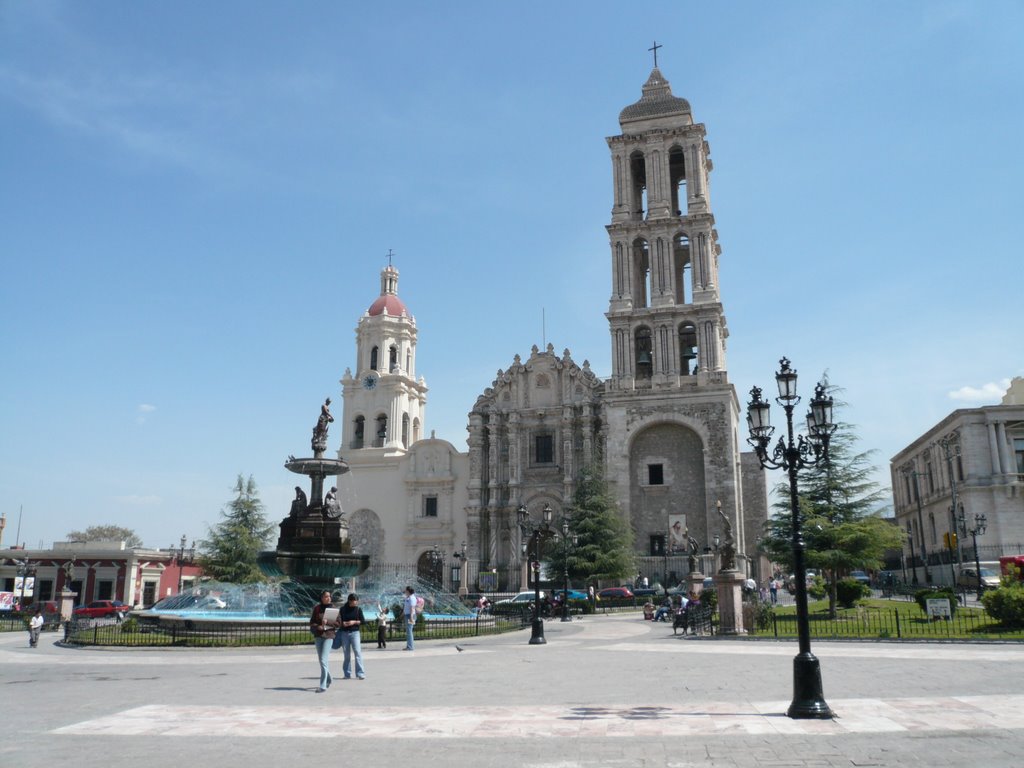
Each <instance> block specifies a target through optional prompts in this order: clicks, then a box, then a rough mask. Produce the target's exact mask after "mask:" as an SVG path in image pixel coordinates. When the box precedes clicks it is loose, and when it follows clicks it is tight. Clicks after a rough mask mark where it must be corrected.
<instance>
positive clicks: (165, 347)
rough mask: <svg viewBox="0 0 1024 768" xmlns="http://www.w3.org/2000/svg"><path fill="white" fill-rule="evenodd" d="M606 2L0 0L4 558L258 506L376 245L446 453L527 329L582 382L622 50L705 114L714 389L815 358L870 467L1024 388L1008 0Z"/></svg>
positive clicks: (146, 532) (1016, 127) (372, 263)
mask: <svg viewBox="0 0 1024 768" xmlns="http://www.w3.org/2000/svg"><path fill="white" fill-rule="evenodd" d="M635 8H637V6H636V5H635V4H628V3H621V2H586V3H583V2H578V3H559V4H554V3H539V2H525V3H503V4H497V3H469V2H450V3H444V4H433V3H430V4H428V3H413V2H392V3H388V4H355V3H348V4H346V3H335V2H324V3H314V2H306V3H295V4H291V3H289V4H270V3H254V2H218V3H212V4H211V3H199V2H179V3H159V2H146V1H142V2H133V3H120V4H115V3H75V2H45V1H39V2H32V3H19V2H8V1H6V0H3V1H0V125H3V140H2V141H0V211H2V226H0V266H2V273H0V274H2V279H0V365H2V370H3V374H4V375H3V384H2V392H3V397H2V399H0V434H2V435H3V437H2V440H0V511H2V512H4V513H5V514H6V516H7V521H8V527H7V530H6V532H5V535H4V543H5V544H10V543H13V542H14V540H15V538H14V534H15V528H16V525H17V519H18V516H19V509H21V508H23V510H24V511H23V519H22V523H21V537H20V539H21V541H23V542H26V543H27V544H28V545H29V546H30V547H31V546H37V545H38V544H39V543H40V542H42V543H44V544H49V543H50V542H52V541H54V540H61V539H62V538H63V536H64V534H65V533H66V532H67V531H69V530H71V529H74V528H82V527H86V526H88V525H94V524H106V523H114V524H119V525H124V526H127V527H131V528H134V529H135V530H136V531H137V532H138V533H139V534H140V535H141V536H142V538H143V539H144V540H145V542H146V543H147V544H149V545H151V546H167V545H169V544H170V543H172V542H176V541H177V540H178V538H179V537H180V536H181V534H182V533H184V534H186V535H187V536H188V538H189V539H192V538H196V539H198V538H202V536H203V535H204V534H205V532H206V528H207V526H208V525H210V524H212V523H215V522H216V521H217V520H218V519H219V515H220V511H221V509H222V507H223V505H224V504H225V503H226V502H227V501H228V500H229V499H230V498H231V488H232V486H233V484H234V480H235V477H236V476H237V475H238V474H239V473H242V474H245V475H249V474H252V475H253V476H254V477H255V479H256V481H257V483H258V484H259V486H260V488H261V491H262V495H263V499H264V501H265V502H266V503H267V506H268V515H269V516H270V517H272V518H274V519H277V518H279V517H283V516H284V515H285V514H286V513H287V510H288V502H289V499H290V498H291V493H289V488H290V487H291V486H292V485H293V483H292V478H291V476H290V473H288V472H287V471H286V470H285V469H284V468H283V466H282V462H283V461H284V459H285V457H286V456H287V455H288V454H296V455H301V454H303V453H304V452H308V441H309V432H310V429H311V427H312V425H313V423H314V421H315V420H316V415H317V411H318V408H319V404H320V402H322V400H323V398H324V397H326V396H331V397H332V398H335V399H336V408H335V412H336V414H337V413H340V410H341V403H340V392H339V385H338V380H339V379H340V378H341V376H342V375H343V373H344V371H345V368H346V367H347V366H350V365H353V356H354V333H353V329H354V327H355V324H356V321H357V319H358V317H359V316H360V314H361V313H362V312H363V311H364V310H365V309H366V308H367V307H368V306H369V304H370V303H371V302H372V301H373V299H374V298H375V297H376V296H377V293H378V288H379V271H380V269H381V267H382V266H383V265H384V263H385V254H386V253H387V252H388V249H394V251H395V253H396V257H395V265H396V266H397V267H398V268H399V270H400V272H401V282H400V286H399V290H400V295H401V296H402V298H403V300H405V302H406V304H407V305H408V306H409V308H410V310H411V311H412V312H413V313H414V314H415V316H416V318H417V323H418V325H419V329H420V344H419V352H418V374H420V375H422V376H424V377H425V378H426V380H427V383H428V385H429V386H430V394H429V400H428V406H427V424H426V426H427V429H428V430H429V429H434V430H436V431H437V434H438V436H439V437H443V438H446V439H448V440H450V441H452V442H453V443H454V444H455V445H456V447H458V448H459V449H460V450H465V435H466V432H465V424H466V414H467V412H468V411H469V409H470V408H471V407H472V405H473V402H474V401H475V399H476V397H477V396H478V395H479V394H480V393H481V392H482V391H483V389H484V388H485V387H487V386H489V385H490V383H491V381H492V380H493V378H494V375H495V373H496V371H497V370H498V369H499V368H506V367H507V366H508V365H509V364H510V363H511V361H512V358H513V356H514V355H515V354H517V353H518V354H521V355H523V356H526V355H528V354H529V351H530V348H531V346H532V345H534V344H538V345H540V344H542V333H543V331H542V322H541V318H542V313H543V315H544V317H545V318H546V338H547V341H549V342H551V343H552V344H554V346H555V348H556V350H557V351H559V352H561V350H562V349H563V348H565V347H568V348H569V349H570V350H571V351H572V354H573V356H574V358H575V359H576V360H577V361H578V362H582V360H583V359H588V360H590V362H591V365H592V367H593V368H594V370H595V372H597V373H598V375H601V376H607V375H608V374H609V373H610V362H609V349H610V345H609V339H608V332H607V324H606V321H605V319H604V315H603V313H604V312H605V310H606V309H607V304H608V297H609V294H610V267H609V256H608V243H607V236H606V233H605V231H604V226H605V225H606V224H607V223H608V221H609V217H610V210H611V184H610V161H609V156H608V149H607V145H606V144H605V141H604V139H605V137H606V136H611V135H614V134H616V133H618V123H617V117H618V113H619V110H620V109H621V108H622V107H624V106H625V105H627V104H630V103H632V102H634V101H636V100H637V99H638V98H639V96H640V86H641V85H642V84H643V82H644V81H645V80H646V78H647V76H648V74H649V72H650V69H651V58H650V54H649V53H648V52H647V49H648V48H649V47H650V46H651V44H652V41H653V40H655V39H656V40H657V41H658V42H659V43H660V44H662V45H664V48H662V49H661V50H660V52H659V65H660V68H661V70H662V72H663V73H664V74H665V76H666V77H667V78H668V79H669V80H670V82H671V83H672V87H673V91H674V92H675V94H676V95H679V96H683V97H685V98H687V99H688V100H689V101H690V103H691V105H692V107H693V112H694V116H695V119H696V120H698V121H700V122H703V123H705V124H706V126H707V131H708V140H709V142H710V145H711V157H712V160H713V161H714V172H713V174H712V181H711V185H712V186H711V194H712V196H711V203H712V207H713V211H714V213H715V216H716V222H717V228H718V231H719V235H720V241H721V244H722V248H723V254H722V258H721V275H720V281H721V290H722V297H723V302H724V305H725V310H726V315H727V320H728V325H729V330H730V334H731V335H730V338H729V340H728V353H727V354H728V364H729V374H730V378H731V380H732V381H733V383H734V384H735V386H736V388H737V390H738V393H739V395H740V398H741V401H742V402H745V401H746V397H747V394H746V393H747V392H748V390H749V389H750V387H751V386H752V385H754V384H759V385H761V386H771V385H772V384H773V382H772V374H773V372H774V370H775V369H776V367H777V361H778V358H779V357H780V356H782V355H784V354H785V355H788V356H789V357H790V358H791V359H792V360H793V363H794V365H795V367H796V368H797V369H798V371H799V372H800V373H801V375H802V376H801V382H802V387H801V388H802V390H803V391H804V393H805V394H806V393H809V392H810V391H811V385H812V383H813V380H814V379H815V378H817V377H818V376H819V375H820V374H821V373H822V372H823V371H825V370H826V369H827V370H828V372H829V376H830V379H831V381H832V382H833V383H834V384H836V385H839V386H841V387H843V388H844V390H845V392H844V394H843V397H844V398H845V399H846V400H847V401H848V402H849V403H850V407H849V408H848V409H847V411H846V413H845V414H844V416H845V418H846V419H847V420H848V421H851V422H854V423H855V424H857V425H858V428H859V431H860V434H861V436H862V447H863V448H865V449H869V448H874V449H877V450H878V451H879V453H878V455H877V462H878V466H879V479H880V480H881V481H883V482H885V483H888V469H887V464H888V458H889V457H890V456H891V455H892V454H893V453H895V452H896V451H898V450H899V449H900V448H902V447H903V446H904V445H906V444H907V443H908V442H910V441H911V440H912V439H913V438H914V437H915V436H917V435H918V434H919V433H920V432H922V431H923V430H924V429H926V428H927V427H929V426H930V425H932V424H933V423H934V422H936V421H937V420H939V419H940V418H942V417H943V416H944V415H946V414H947V413H949V412H950V411H951V410H953V409H954V408H957V407H966V406H971V405H976V404H980V403H994V402H998V399H999V394H997V392H1000V391H1001V388H1004V387H1005V384H1004V383H1003V382H1004V381H1005V380H1007V379H1009V378H1010V377H1012V376H1019V375H1022V374H1024V361H1022V359H1021V352H1020V350H1021V343H1020V339H1019V336H1020V332H1019V327H1018V326H1019V320H1016V319H1015V318H1017V317H1019V314H1020V295H1021V285H1022V284H1024V281H1022V277H1024V269H1022V267H1021V257H1020V253H1019V243H1020V242H1022V241H1024V231H1022V230H1024V216H1022V215H1021V213H1020V209H1021V203H1022V193H1021V185H1020V179H1021V178H1024V161H1022V156H1021V150H1020V136H1021V135H1024V99H1022V92H1024V89H1022V82H1024V78H1022V74H1024V61H1022V59H1024V53H1022V46H1021V45H1020V34H1021V30H1022V28H1024V24H1022V22H1024V6H1021V5H1020V4H1019V3H1014V2H999V1H998V0H997V1H994V2H986V3H976V2H932V3H899V4H892V3H888V2H859V3H819V2H782V3H763V2H736V3H714V4H711V3H694V2H672V3H657V2H656V3H651V4H646V5H645V6H644V10H643V12H642V13H636V14H634V13H632V12H631V11H632V10H633V9H635ZM638 17H642V18H638ZM1015 350H1016V351H1015ZM338 440H340V430H339V429H338V428H337V427H335V429H334V430H333V433H332V441H334V442H335V443H336V442H337V441H338ZM342 491H343V496H342V500H343V502H344V489H342Z"/></svg>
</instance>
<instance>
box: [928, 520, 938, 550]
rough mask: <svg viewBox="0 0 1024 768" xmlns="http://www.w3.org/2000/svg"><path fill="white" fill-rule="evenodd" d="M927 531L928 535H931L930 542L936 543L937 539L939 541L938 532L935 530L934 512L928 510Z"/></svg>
mask: <svg viewBox="0 0 1024 768" xmlns="http://www.w3.org/2000/svg"><path fill="white" fill-rule="evenodd" d="M928 533H929V536H930V537H931V540H932V544H937V543H938V541H939V535H938V532H937V531H936V530H935V513H934V512H929V513H928Z"/></svg>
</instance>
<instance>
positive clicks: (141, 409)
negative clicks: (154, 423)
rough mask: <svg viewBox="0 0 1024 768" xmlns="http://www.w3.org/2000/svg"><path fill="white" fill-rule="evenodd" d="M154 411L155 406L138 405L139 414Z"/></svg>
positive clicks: (147, 404)
mask: <svg viewBox="0 0 1024 768" xmlns="http://www.w3.org/2000/svg"><path fill="white" fill-rule="evenodd" d="M155 410H156V406H155V405H150V404H149V403H141V404H140V405H139V413H152V412H153V411H155Z"/></svg>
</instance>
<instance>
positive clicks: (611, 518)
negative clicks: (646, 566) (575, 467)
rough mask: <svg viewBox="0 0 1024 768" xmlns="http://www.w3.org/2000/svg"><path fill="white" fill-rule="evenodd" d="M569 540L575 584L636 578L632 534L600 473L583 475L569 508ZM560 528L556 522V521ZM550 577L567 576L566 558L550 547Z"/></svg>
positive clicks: (557, 548)
mask: <svg viewBox="0 0 1024 768" xmlns="http://www.w3.org/2000/svg"><path fill="white" fill-rule="evenodd" d="M570 514H571V516H572V524H571V530H570V534H569V535H570V536H571V535H572V534H576V536H577V543H576V546H575V547H573V548H571V550H570V551H569V553H568V570H569V578H570V579H572V580H573V581H575V582H584V581H587V582H589V581H594V580H597V579H623V578H626V577H629V576H631V575H632V574H633V569H634V561H633V531H632V529H631V528H630V527H629V524H628V523H627V522H626V521H625V520H624V519H623V518H622V516H621V515H620V514H619V512H618V508H617V506H616V504H615V500H614V499H613V498H612V496H611V494H610V493H609V492H608V486H607V484H606V483H605V480H604V478H603V477H602V475H601V473H600V471H599V470H597V469H596V468H593V467H591V468H587V469H584V470H583V471H582V472H581V473H580V477H579V481H578V482H577V484H576V493H575V494H574V495H573V502H572V507H571V508H570ZM556 524H557V521H556ZM546 562H547V565H548V568H549V570H550V572H551V573H556V574H562V573H564V572H565V567H566V558H565V557H564V556H563V550H562V547H561V546H560V545H558V544H555V545H554V546H551V547H549V556H548V558H546Z"/></svg>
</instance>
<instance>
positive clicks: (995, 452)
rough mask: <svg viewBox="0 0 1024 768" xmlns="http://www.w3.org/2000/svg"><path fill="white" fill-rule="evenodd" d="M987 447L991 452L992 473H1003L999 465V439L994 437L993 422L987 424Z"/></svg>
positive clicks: (994, 428) (994, 427) (994, 426)
mask: <svg viewBox="0 0 1024 768" xmlns="http://www.w3.org/2000/svg"><path fill="white" fill-rule="evenodd" d="M988 449H989V452H990V453H991V454H992V474H993V475H1001V474H1002V473H1003V470H1002V468H1001V467H1000V465H999V464H1000V459H999V441H998V439H997V438H996V425H995V424H989V425H988Z"/></svg>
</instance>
